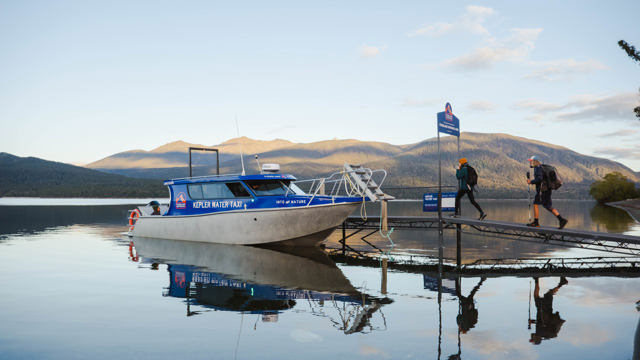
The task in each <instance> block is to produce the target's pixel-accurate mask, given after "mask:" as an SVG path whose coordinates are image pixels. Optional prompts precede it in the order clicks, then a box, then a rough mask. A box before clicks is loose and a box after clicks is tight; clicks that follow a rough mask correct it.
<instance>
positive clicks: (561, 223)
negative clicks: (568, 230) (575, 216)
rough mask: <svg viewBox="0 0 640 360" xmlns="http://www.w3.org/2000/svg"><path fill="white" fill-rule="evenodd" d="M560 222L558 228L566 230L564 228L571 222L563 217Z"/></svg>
mask: <svg viewBox="0 0 640 360" xmlns="http://www.w3.org/2000/svg"><path fill="white" fill-rule="evenodd" d="M559 220H560V226H558V229H562V228H564V226H565V225H567V223H568V222H569V220H567V219H565V218H563V217H561V218H560V219H559Z"/></svg>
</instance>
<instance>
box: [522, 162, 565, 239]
mask: <svg viewBox="0 0 640 360" xmlns="http://www.w3.org/2000/svg"><path fill="white" fill-rule="evenodd" d="M528 161H529V167H531V168H533V179H527V184H534V185H535V186H536V196H535V198H534V200H533V221H532V222H530V223H528V224H527V226H533V227H540V223H539V222H538V218H539V216H540V209H539V207H538V206H539V205H542V207H544V208H545V209H547V210H548V211H549V212H551V213H552V214H553V215H555V216H556V217H557V218H558V222H559V226H558V229H562V228H564V227H565V225H567V222H568V220H567V219H565V218H563V217H562V216H561V215H560V212H559V211H558V210H557V209H555V208H554V207H553V206H552V204H551V192H552V190H557V189H558V188H559V187H560V185H561V184H562V182H561V180H560V178H559V176H558V174H557V172H556V170H555V168H554V167H552V166H549V165H544V164H542V162H540V160H539V159H538V157H537V156H532V157H530V158H529V159H528ZM545 168H546V169H547V171H545Z"/></svg>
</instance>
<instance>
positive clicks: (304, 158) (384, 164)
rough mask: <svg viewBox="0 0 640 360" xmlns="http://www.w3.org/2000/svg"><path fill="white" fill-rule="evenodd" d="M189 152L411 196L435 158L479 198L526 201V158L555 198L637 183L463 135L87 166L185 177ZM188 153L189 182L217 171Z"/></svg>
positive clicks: (537, 145)
mask: <svg viewBox="0 0 640 360" xmlns="http://www.w3.org/2000/svg"><path fill="white" fill-rule="evenodd" d="M189 147H205V148H216V149H218V151H219V163H220V172H221V173H239V172H240V171H241V170H242V165H241V164H242V163H244V166H245V169H246V172H247V173H257V172H259V166H258V164H259V163H261V164H264V163H278V164H280V167H281V169H282V172H286V173H291V174H293V175H296V176H297V177H298V178H311V177H319V176H322V175H327V174H329V173H332V172H334V171H338V170H339V169H341V168H342V166H343V164H344V163H347V162H348V163H352V164H354V163H358V164H362V165H364V166H366V167H370V168H372V169H378V168H381V169H385V170H386V171H387V173H388V178H387V180H386V182H385V185H386V188H387V189H388V192H389V193H391V194H392V195H396V194H399V195H400V196H408V197H415V198H420V195H419V194H421V193H422V192H425V191H428V189H433V188H435V187H436V186H437V185H438V163H439V160H440V162H441V164H442V184H443V186H448V187H449V189H452V188H454V187H455V184H456V181H455V168H456V167H457V165H458V161H457V160H458V158H459V157H466V158H467V159H468V160H469V163H470V164H471V165H472V166H474V167H475V168H476V169H477V171H478V173H479V176H480V180H479V186H478V190H479V192H480V194H481V196H482V197H490V198H522V196H523V194H524V196H526V194H527V191H528V190H529V188H528V186H527V184H526V173H527V172H528V171H531V169H529V168H528V162H527V158H528V157H529V156H531V155H536V156H538V157H540V158H541V159H542V161H543V162H544V163H548V164H552V165H554V166H556V168H557V169H558V172H559V173H560V174H561V176H562V178H563V180H564V182H565V184H564V185H563V187H562V188H561V189H559V190H558V191H557V192H556V193H555V195H554V197H555V198H588V197H589V195H588V189H589V186H590V185H591V184H592V183H593V182H594V181H596V180H600V179H602V177H603V176H604V175H605V174H607V173H610V172H614V171H615V172H619V173H621V174H623V175H624V176H625V177H627V178H628V179H630V180H632V181H634V182H636V183H637V182H639V181H640V173H637V172H634V171H633V170H631V169H629V168H628V167H626V166H624V165H622V164H620V163H618V162H615V161H611V160H607V159H602V158H598V157H593V156H587V155H582V154H579V153H577V152H575V151H572V150H570V149H568V148H565V147H562V146H558V145H553V144H549V143H545V142H541V141H537V140H532V139H527V138H523V137H516V136H512V135H507V134H489V133H469V132H466V133H462V134H461V136H460V138H459V140H458V138H456V137H452V136H445V137H442V138H441V139H440V156H439V155H438V140H437V138H431V139H427V140H424V141H421V142H419V143H415V144H407V145H392V144H388V143H383V142H369V141H359V140H327V141H319V142H313V143H294V142H291V141H287V140H282V139H276V140H272V141H262V140H253V139H249V138H246V137H240V138H235V139H231V140H228V141H226V142H223V143H221V144H217V145H210V146H205V145H202V144H190V143H187V142H184V141H176V142H172V143H168V144H165V145H163V146H160V147H158V148H156V149H153V150H151V151H144V150H131V151H126V152H121V153H118V154H114V155H111V156H109V157H106V158H104V159H101V160H98V161H95V162H93V163H90V164H88V165H87V167H88V168H90V169H94V170H99V171H101V172H109V173H115V174H119V175H125V176H129V177H134V178H147V179H168V178H175V177H185V176H188V175H189V170H188V163H189V155H188V148H189ZM458 147H459V150H458ZM241 154H243V156H242V157H241ZM192 155H193V156H192V163H193V169H194V171H193V175H194V176H197V175H205V174H210V173H215V166H216V158H215V153H209V152H207V153H203V152H198V151H194V152H193V154H192ZM242 160H243V161H242ZM383 188H385V187H384V186H383ZM400 188H402V189H400ZM412 190H414V191H413V193H412ZM394 192H395V193H394ZM409 193H411V195H409Z"/></svg>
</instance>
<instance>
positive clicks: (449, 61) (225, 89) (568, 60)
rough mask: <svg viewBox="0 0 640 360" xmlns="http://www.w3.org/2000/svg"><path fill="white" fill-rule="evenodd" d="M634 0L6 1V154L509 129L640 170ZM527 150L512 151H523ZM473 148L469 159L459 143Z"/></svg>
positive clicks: (390, 138)
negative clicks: (449, 125)
mask: <svg viewBox="0 0 640 360" xmlns="http://www.w3.org/2000/svg"><path fill="white" fill-rule="evenodd" d="M638 14H640V1H637V0H629V1H606V2H605V1H526V2H525V1H510V0H504V1H483V2H466V1H438V2H431V1H371V0H367V1H317V2H304V1H270V2H265V1H235V2H233V1H157V0H154V1H117V0H110V1H85V0H78V1H62V0H61V1H31V0H24V1H13V0H11V1H9V0H0V48H1V49H2V52H1V55H0V74H1V79H2V80H1V81H0V144H1V145H0V151H4V152H9V153H12V154H14V155H18V156H36V157H41V158H44V159H48V160H55V161H61V162H68V163H75V164H84V163H88V162H92V161H96V160H99V159H101V158H103V157H106V156H109V155H112V154H114V153H117V152H121V151H126V150H131V149H143V150H151V149H153V148H156V147H158V146H161V145H163V144H165V143H168V142H172V141H176V140H184V141H188V142H193V143H198V144H203V145H215V144H219V143H221V142H223V141H225V140H228V139H230V138H233V137H236V136H237V134H238V132H237V129H236V121H235V119H236V118H237V119H238V124H239V132H240V135H242V136H247V137H250V138H254V139H261V140H271V139H276V138H281V139H287V140H290V141H293V142H302V143H307V142H314V141H320V140H328V139H333V138H338V139H350V138H354V139H359V140H367V141H383V142H388V143H392V144H410V143H415V142H419V141H422V140H424V139H428V138H432V137H435V136H436V135H437V134H436V113H437V112H440V111H443V109H444V104H445V103H446V102H450V103H451V104H452V106H453V112H454V114H455V115H456V116H457V117H458V118H460V121H461V128H462V131H472V132H490V133H507V134H512V135H516V136H523V137H527V138H530V139H535V140H540V141H546V142H550V143H553V144H558V145H562V146H566V147H568V148H570V149H572V150H575V151H577V152H580V153H583V154H587V155H595V156H599V157H605V158H610V159H613V160H616V161H619V162H621V163H623V164H625V165H627V166H629V167H630V168H632V169H634V170H636V171H640V141H639V140H638V139H639V138H640V121H638V120H637V119H636V118H635V117H634V114H633V108H634V107H635V106H638V105H640V95H639V92H638V90H639V87H640V64H639V63H637V62H634V61H633V60H631V59H630V58H629V57H628V56H627V55H626V53H625V52H624V51H623V50H621V49H620V48H619V47H618V45H617V42H618V40H621V39H624V40H626V41H627V42H629V43H630V44H632V45H635V46H636V48H639V49H640V25H638V23H637V15H638ZM529 155H531V154H522V157H523V161H524V159H526V158H527V157H528V156H529ZM468 156H471V155H468Z"/></svg>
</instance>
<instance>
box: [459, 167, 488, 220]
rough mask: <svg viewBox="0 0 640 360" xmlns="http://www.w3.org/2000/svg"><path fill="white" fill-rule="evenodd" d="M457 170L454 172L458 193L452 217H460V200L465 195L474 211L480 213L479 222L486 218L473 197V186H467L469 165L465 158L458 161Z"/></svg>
mask: <svg viewBox="0 0 640 360" xmlns="http://www.w3.org/2000/svg"><path fill="white" fill-rule="evenodd" d="M458 163H459V165H458V169H457V170H456V179H458V185H459V187H458V193H457V194H456V208H455V213H454V215H453V216H455V217H457V216H460V199H461V198H462V197H463V196H464V195H465V194H466V195H467V196H468V197H469V201H471V204H472V205H473V206H475V208H476V209H478V211H479V212H480V217H479V218H478V219H479V220H482V219H484V218H486V217H487V214H485V212H484V211H482V208H481V207H480V205H478V203H477V202H476V200H475V198H474V196H473V186H471V185H469V184H468V182H469V168H468V166H469V164H468V163H467V159H466V158H461V159H460V160H458Z"/></svg>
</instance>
